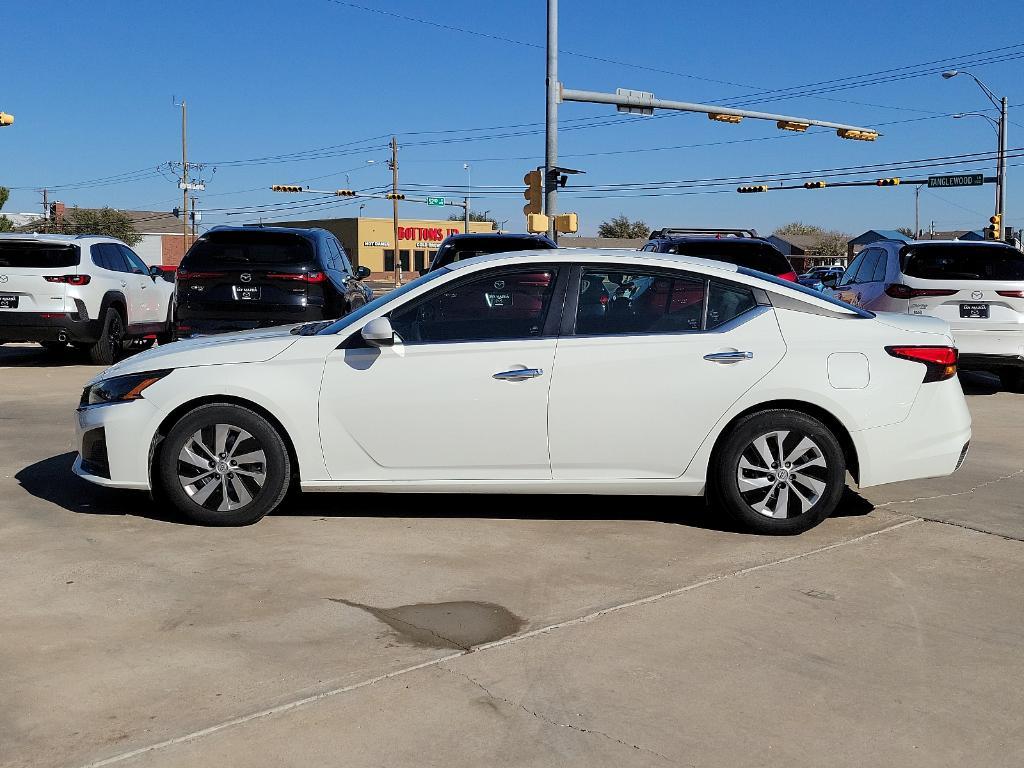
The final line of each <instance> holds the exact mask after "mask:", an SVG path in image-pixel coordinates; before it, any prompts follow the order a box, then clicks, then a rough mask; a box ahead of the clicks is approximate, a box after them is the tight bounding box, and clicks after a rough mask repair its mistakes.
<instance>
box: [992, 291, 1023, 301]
mask: <svg viewBox="0 0 1024 768" xmlns="http://www.w3.org/2000/svg"><path fill="white" fill-rule="evenodd" d="M996 293H998V294H999V295H1000V296H1005V297H1006V298H1008V299H1024V291H996Z"/></svg>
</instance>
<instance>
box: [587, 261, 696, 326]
mask: <svg viewBox="0 0 1024 768" xmlns="http://www.w3.org/2000/svg"><path fill="white" fill-rule="evenodd" d="M703 316H704V281H703V280H700V279H697V278H692V277H681V276H672V275H666V274H664V273H654V272H632V273H625V272H621V271H614V270H607V269H585V270H584V271H583V274H582V276H581V278H580V293H579V298H578V301H577V305H576V333H577V334H580V335H615V334H648V333H681V332H684V331H699V330H700V329H701V324H702V322H703Z"/></svg>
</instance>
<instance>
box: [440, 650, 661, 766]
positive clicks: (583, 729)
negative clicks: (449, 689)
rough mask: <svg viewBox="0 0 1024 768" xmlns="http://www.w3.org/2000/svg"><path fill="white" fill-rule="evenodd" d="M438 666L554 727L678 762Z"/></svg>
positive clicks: (497, 699)
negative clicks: (552, 715)
mask: <svg viewBox="0 0 1024 768" xmlns="http://www.w3.org/2000/svg"><path fill="white" fill-rule="evenodd" d="M438 666H440V668H441V669H443V670H445V671H446V672H449V673H451V674H453V675H456V676H458V677H462V678H465V679H466V680H467V681H469V682H470V683H472V684H473V685H475V686H476V687H477V688H479V689H480V690H481V691H483V692H484V694H485V695H486V696H487V698H489V699H491V700H492V701H500V702H502V703H503V704H506V705H508V706H510V707H512V708H513V709H519V710H522V711H523V712H525V713H526V714H528V715H530V716H531V717H535V718H536V719H538V720H540V721H541V722H542V723H547V724H548V725H550V726H553V727H555V728H567V729H569V730H570V731H576V732H577V733H584V734H587V735H592V736H600V737H601V738H603V739H607V740H608V741H613V742H615V743H616V744H621V745H622V746H624V747H628V748H629V749H635V750H637V751H638V752H643V753H645V754H648V755H653V756H654V757H657V758H659V759H661V760H664V761H665V762H667V763H671V764H672V765H677V764H678V763H677V762H676V761H675V760H673V759H671V758H670V757H667V756H666V755H663V754H661V753H660V752H656V751H655V750H653V749H650V748H648V747H643V746H640V745H639V744H632V743H630V742H628V741H623V740H622V739H620V738H618V737H617V736H612V735H611V734H610V733H606V732H605V731H599V730H597V729H596V728H586V727H584V726H582V725H573V724H572V723H563V722H559V721H558V720H552V719H551V718H550V717H548V716H547V715H544V714H542V713H540V712H538V711H537V710H535V709H530V708H529V707H528V706H526V705H525V704H523V703H522V702H518V701H513V700H512V699H509V698H507V697H505V696H501V695H500V694H497V693H494V691H492V690H491V689H490V688H488V687H487V686H486V685H484V684H483V683H481V682H480V681H479V680H477V679H475V678H473V677H471V676H470V675H467V674H466V673H465V672H460V671H458V670H457V669H452V668H451V667H449V666H448V665H446V664H439V665H438Z"/></svg>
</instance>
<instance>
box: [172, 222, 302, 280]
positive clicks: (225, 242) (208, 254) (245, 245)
mask: <svg viewBox="0 0 1024 768" xmlns="http://www.w3.org/2000/svg"><path fill="white" fill-rule="evenodd" d="M313 259H314V254H313V244H312V243H311V242H310V241H309V240H307V239H306V238H305V237H302V236H301V235H294V234H290V233H285V232H266V231H262V230H259V229H255V230H253V231H252V232H210V233H209V234H207V235H206V236H204V237H201V238H200V239H199V240H197V241H196V244H195V245H193V246H192V248H191V249H189V252H188V253H187V254H186V255H185V258H184V259H183V260H182V263H181V266H182V268H183V269H187V270H203V269H211V268H212V269H216V268H218V267H220V268H223V267H225V266H236V265H237V266H240V267H260V266H278V267H279V266H296V265H300V264H306V263H309V262H311V261H313Z"/></svg>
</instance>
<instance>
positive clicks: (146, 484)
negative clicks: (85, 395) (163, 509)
mask: <svg viewBox="0 0 1024 768" xmlns="http://www.w3.org/2000/svg"><path fill="white" fill-rule="evenodd" d="M75 416H76V418H75V444H76V445H77V446H78V456H77V457H76V458H75V463H74V466H73V467H72V470H73V471H74V473H75V474H76V475H78V476H79V477H81V478H83V479H85V480H88V481H89V482H91V483H95V484H96V485H102V486H106V487H108V488H130V489H136V490H149V488H150V479H149V451H148V450H141V449H140V442H139V441H140V440H144V439H145V438H144V437H143V436H144V435H153V434H155V432H156V427H157V426H158V422H159V412H158V411H157V409H156V408H154V407H153V405H152V404H150V403H149V402H147V401H146V399H145V398H140V399H138V400H132V401H131V402H127V403H111V404H109V405H93V406H89V407H86V408H79V409H78V410H77V411H76V412H75Z"/></svg>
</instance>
